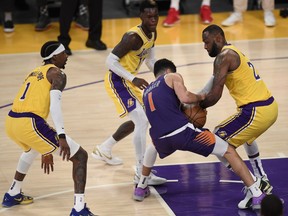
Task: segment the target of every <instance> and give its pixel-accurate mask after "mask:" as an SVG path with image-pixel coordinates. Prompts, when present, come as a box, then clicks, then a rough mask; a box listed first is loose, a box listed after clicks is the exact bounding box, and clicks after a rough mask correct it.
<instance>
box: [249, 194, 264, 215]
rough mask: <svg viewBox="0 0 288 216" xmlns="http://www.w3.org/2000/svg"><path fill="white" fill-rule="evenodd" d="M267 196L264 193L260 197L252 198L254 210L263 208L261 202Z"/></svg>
mask: <svg viewBox="0 0 288 216" xmlns="http://www.w3.org/2000/svg"><path fill="white" fill-rule="evenodd" d="M265 196H266V194H265V193H262V194H261V195H260V196H259V197H253V198H252V209H253V210H254V211H255V210H260V208H261V201H262V200H263V199H264V197H265Z"/></svg>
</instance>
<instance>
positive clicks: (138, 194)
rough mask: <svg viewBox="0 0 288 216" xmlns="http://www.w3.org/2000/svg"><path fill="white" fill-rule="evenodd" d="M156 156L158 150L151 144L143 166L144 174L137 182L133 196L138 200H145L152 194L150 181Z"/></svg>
mask: <svg viewBox="0 0 288 216" xmlns="http://www.w3.org/2000/svg"><path fill="white" fill-rule="evenodd" d="M156 157H157V151H156V149H155V147H154V145H152V144H151V145H149V146H148V147H147V149H146V152H145V156H144V161H143V167H142V174H141V177H140V180H139V183H138V184H137V186H136V188H135V190H134V194H133V198H134V200H136V201H143V200H144V198H145V197H147V196H149V195H150V190H149V187H148V181H149V176H150V174H151V170H152V167H153V166H154V164H155V161H156Z"/></svg>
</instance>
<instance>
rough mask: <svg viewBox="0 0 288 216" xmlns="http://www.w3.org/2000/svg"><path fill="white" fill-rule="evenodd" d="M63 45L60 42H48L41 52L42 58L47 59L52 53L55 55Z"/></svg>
mask: <svg viewBox="0 0 288 216" xmlns="http://www.w3.org/2000/svg"><path fill="white" fill-rule="evenodd" d="M60 45H61V43H59V42H58V41H48V42H46V43H45V44H44V45H43V46H42V48H41V51H40V55H41V57H42V58H45V57H47V56H49V55H50V54H51V53H53V52H54V51H55V50H56V49H57V48H58V47H59V46H60ZM49 60H50V59H47V60H44V62H46V61H49Z"/></svg>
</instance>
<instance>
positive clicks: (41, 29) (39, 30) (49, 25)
mask: <svg viewBox="0 0 288 216" xmlns="http://www.w3.org/2000/svg"><path fill="white" fill-rule="evenodd" d="M51 26H52V23H49V24H48V25H47V26H46V27H45V28H36V27H35V31H37V32H41V31H46V30H47V29H49V28H50V27H51Z"/></svg>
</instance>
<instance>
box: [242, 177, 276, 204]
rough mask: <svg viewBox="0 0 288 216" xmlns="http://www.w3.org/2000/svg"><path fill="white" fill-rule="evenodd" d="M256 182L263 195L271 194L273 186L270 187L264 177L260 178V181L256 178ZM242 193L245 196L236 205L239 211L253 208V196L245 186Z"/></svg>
mask: <svg viewBox="0 0 288 216" xmlns="http://www.w3.org/2000/svg"><path fill="white" fill-rule="evenodd" d="M256 181H257V185H258V187H259V188H260V190H261V191H262V192H263V193H265V194H271V191H272V190H273V186H272V185H270V182H269V180H268V179H267V177H266V176H264V177H262V178H261V179H260V178H257V180H256ZM244 193H245V194H246V195H245V198H244V199H243V200H241V201H240V202H239V203H238V208H239V209H247V208H251V207H253V195H252V193H251V192H250V190H249V189H248V187H246V186H245V187H244Z"/></svg>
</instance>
